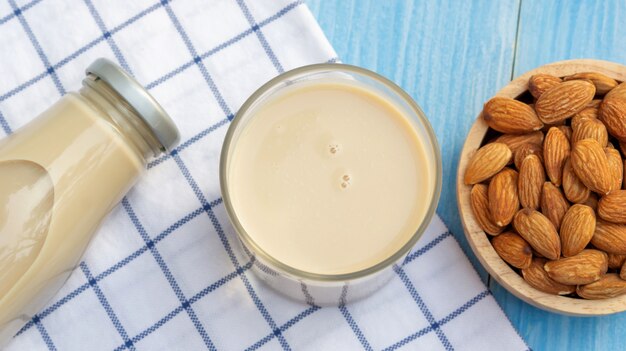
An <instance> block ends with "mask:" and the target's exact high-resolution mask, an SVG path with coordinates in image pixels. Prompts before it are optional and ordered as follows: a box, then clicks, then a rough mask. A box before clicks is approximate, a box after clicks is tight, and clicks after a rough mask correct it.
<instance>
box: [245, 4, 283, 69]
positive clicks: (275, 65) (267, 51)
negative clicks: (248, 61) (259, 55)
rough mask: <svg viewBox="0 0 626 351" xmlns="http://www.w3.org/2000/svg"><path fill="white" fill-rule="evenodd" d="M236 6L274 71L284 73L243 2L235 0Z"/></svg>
mask: <svg viewBox="0 0 626 351" xmlns="http://www.w3.org/2000/svg"><path fill="white" fill-rule="evenodd" d="M237 4H238V5H239V8H241V11H242V12H243V15H244V16H245V17H246V20H247V21H248V24H250V26H252V29H253V30H254V33H255V34H256V36H257V38H258V39H259V41H260V42H261V46H263V50H265V53H266V54H267V57H269V59H270V61H272V64H273V65H274V67H275V68H276V71H278V73H283V72H285V69H284V68H283V65H281V64H280V62H279V61H278V57H276V54H274V50H272V48H271V47H270V45H269V44H268V42H267V39H265V35H263V32H262V31H261V27H259V25H258V24H257V23H256V21H255V20H254V17H253V16H252V14H251V13H250V10H249V9H248V6H247V5H246V3H245V1H244V0H237Z"/></svg>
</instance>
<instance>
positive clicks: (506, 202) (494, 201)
mask: <svg viewBox="0 0 626 351" xmlns="http://www.w3.org/2000/svg"><path fill="white" fill-rule="evenodd" d="M517 179H518V174H517V172H516V171H514V170H512V169H510V168H505V169H503V170H502V171H500V173H498V174H496V175H495V176H493V178H492V179H491V182H489V213H491V219H492V220H493V222H494V223H495V224H496V225H498V226H500V227H504V226H506V225H508V224H509V223H511V221H512V220H513V216H514V215H515V213H516V212H517V210H518V209H519V198H518V195H517Z"/></svg>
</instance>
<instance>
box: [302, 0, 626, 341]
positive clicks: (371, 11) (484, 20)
mask: <svg viewBox="0 0 626 351" xmlns="http://www.w3.org/2000/svg"><path fill="white" fill-rule="evenodd" d="M307 4H308V5H309V7H310V8H311V10H312V11H313V13H314V15H315V16H316V18H317V19H318V21H319V22H320V24H321V26H322V29H323V30H324V32H325V33H326V35H327V37H328V39H329V40H330V42H331V43H332V44H333V46H334V48H335V50H336V51H337V53H338V56H339V57H340V58H341V60H342V61H343V62H346V63H350V64H355V65H359V66H363V67H365V68H368V69H371V70H374V71H376V72H378V73H380V74H382V75H384V76H386V77H388V78H390V79H392V80H393V81H395V82H396V83H397V84H399V85H400V86H402V87H403V88H404V89H405V90H406V91H407V92H409V94H411V95H412V96H413V98H414V99H415V100H416V101H417V102H418V103H419V104H420V105H421V106H422V108H423V109H424V111H425V112H426V114H427V116H429V118H430V121H431V123H432V124H433V127H434V128H435V131H436V133H437V137H438V139H439V143H440V144H441V149H442V154H443V170H444V178H443V193H442V196H441V203H440V205H439V208H438V213H439V215H440V216H441V217H442V218H443V219H444V221H445V222H446V223H447V224H448V226H449V227H450V229H451V230H452V231H453V233H454V234H455V236H456V238H457V239H458V240H459V242H460V243H461V245H462V246H463V248H464V250H465V252H466V253H467V254H468V256H469V257H470V260H472V263H473V264H474V266H475V267H476V268H477V270H478V271H479V273H480V274H481V276H482V277H483V278H484V279H485V282H486V283H488V284H489V286H490V288H491V291H492V292H493V294H494V296H495V297H496V299H497V300H498V302H499V303H500V305H501V306H502V308H503V309H504V311H505V312H506V314H507V315H508V316H509V318H510V319H511V321H512V322H513V324H514V325H515V327H517V329H518V330H519V332H520V334H521V335H522V336H523V337H524V338H525V339H526V341H527V342H528V344H529V345H530V346H531V347H532V348H533V349H534V350H624V349H626V344H625V343H624V341H623V339H624V338H625V337H626V313H622V314H617V315H612V316H608V317H601V318H580V317H565V316H561V315H557V314H554V313H549V312H545V311H542V310H539V309H537V308H535V307H532V306H530V305H528V304H526V303H524V302H522V301H521V300H519V299H517V298H516V297H514V296H513V295H511V294H509V293H508V292H507V291H506V290H504V289H503V288H502V287H501V286H499V285H498V284H497V283H496V282H495V281H494V280H491V279H488V276H487V273H486V272H485V271H484V270H483V269H482V268H481V267H480V264H479V263H478V261H477V260H476V258H475V257H474V255H473V253H472V252H471V249H470V248H469V246H468V244H467V241H466V240H465V237H464V235H463V229H462V227H461V221H460V219H459V213H458V211H457V207H456V199H455V177H456V170H457V162H458V157H459V152H460V150H461V148H462V145H463V142H464V139H465V135H466V134H467V132H468V130H469V128H470V126H471V124H472V123H473V121H474V119H475V117H476V115H477V114H478V113H479V111H480V110H481V108H482V104H483V103H484V102H485V101H486V100H487V99H489V98H490V97H491V96H493V95H494V94H495V92H497V91H498V90H499V89H500V88H502V87H503V86H504V85H506V84H507V82H508V81H509V80H510V79H511V78H512V77H515V76H517V75H520V74H522V73H523V72H525V71H527V70H530V69H532V68H534V67H537V66H540V65H543V64H545V63H548V62H553V61H558V60H564V59H571V58H597V59H604V60H610V61H615V62H620V63H626V35H624V26H623V24H624V21H625V20H624V18H625V16H626V2H625V1H622V0H606V1H592V0H584V1H567V0H561V1H542V0H511V1H478V0H477V1H453V0H446V1H435V0H430V1H427V0H416V1H400V0H394V1H389V0H307Z"/></svg>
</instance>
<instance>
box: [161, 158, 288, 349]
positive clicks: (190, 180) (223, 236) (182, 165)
mask: <svg viewBox="0 0 626 351" xmlns="http://www.w3.org/2000/svg"><path fill="white" fill-rule="evenodd" d="M172 157H174V160H175V161H176V164H177V165H178V168H179V169H180V171H181V172H182V173H183V176H184V177H185V179H186V180H187V183H188V184H189V186H191V188H192V190H193V192H194V194H195V195H196V197H197V198H198V200H199V201H200V203H201V204H202V205H203V206H205V204H206V203H207V200H206V198H205V196H204V194H203V193H202V191H201V190H200V187H199V186H198V183H197V182H196V181H195V180H194V179H193V176H192V175H191V173H190V172H189V169H188V168H187V166H186V165H185V163H184V162H183V160H182V159H181V158H180V156H179V155H178V153H177V152H173V153H172ZM206 212H207V215H208V216H209V219H210V220H211V223H212V224H213V227H214V228H215V231H216V232H217V234H218V236H219V237H220V241H221V242H222V245H223V246H224V249H225V250H226V253H227V254H228V257H229V258H230V260H231V262H232V264H233V265H234V266H235V267H236V268H239V267H240V265H239V261H238V260H237V257H236V256H235V253H234V252H233V249H232V247H231V246H230V243H229V242H228V239H227V238H226V234H225V233H224V229H223V228H222V225H221V224H220V222H219V220H218V219H217V216H216V215H215V213H214V212H213V210H212V209H211V208H208V209H207V211H206ZM241 280H242V282H243V283H244V285H245V287H246V290H247V291H248V294H249V295H250V297H251V298H252V301H253V302H254V304H255V305H256V307H257V309H258V310H259V312H260V313H261V315H262V316H263V318H264V319H265V321H267V323H268V324H269V326H270V327H271V329H272V330H276V322H274V319H273V318H272V316H271V315H270V314H269V312H268V311H267V309H266V308H265V305H264V304H263V302H262V301H261V299H259V296H258V295H257V293H256V292H255V290H254V288H253V287H252V284H250V281H249V280H248V278H247V277H246V275H245V274H242V275H241ZM277 336H278V340H279V342H280V344H281V346H282V347H283V349H284V350H291V347H290V346H289V344H288V343H287V340H286V339H285V337H284V336H283V335H282V334H280V335H277Z"/></svg>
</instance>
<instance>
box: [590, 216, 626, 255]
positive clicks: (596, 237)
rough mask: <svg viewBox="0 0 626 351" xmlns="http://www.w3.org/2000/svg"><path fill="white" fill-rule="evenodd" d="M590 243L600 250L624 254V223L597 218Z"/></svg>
mask: <svg viewBox="0 0 626 351" xmlns="http://www.w3.org/2000/svg"><path fill="white" fill-rule="evenodd" d="M591 244H592V245H593V246H595V247H596V248H598V249H600V250H602V251H606V252H610V253H615V254H620V255H626V225H623V224H615V223H611V222H606V221H603V220H602V219H597V220H596V232H595V233H594V234H593V237H592V238H591Z"/></svg>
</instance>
